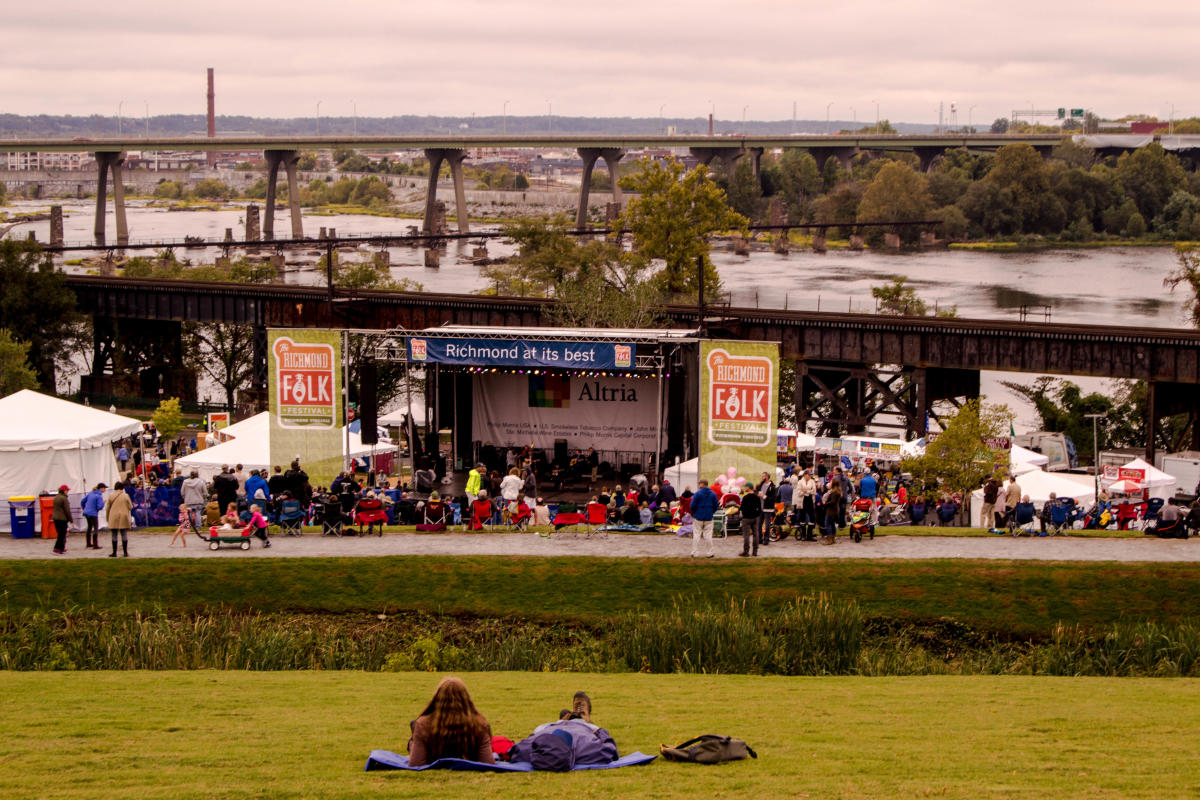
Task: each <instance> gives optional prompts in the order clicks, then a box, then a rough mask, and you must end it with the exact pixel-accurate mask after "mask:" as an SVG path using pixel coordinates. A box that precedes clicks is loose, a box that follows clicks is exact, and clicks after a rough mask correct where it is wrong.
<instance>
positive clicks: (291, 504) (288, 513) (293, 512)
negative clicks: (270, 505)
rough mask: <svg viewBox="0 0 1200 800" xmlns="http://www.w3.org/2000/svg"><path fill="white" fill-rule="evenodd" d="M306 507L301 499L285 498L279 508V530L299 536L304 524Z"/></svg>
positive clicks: (289, 534) (288, 534)
mask: <svg viewBox="0 0 1200 800" xmlns="http://www.w3.org/2000/svg"><path fill="white" fill-rule="evenodd" d="M304 517H305V514H304V509H302V508H301V507H300V501H299V500H284V501H283V504H282V505H281V506H280V508H279V530H280V532H281V533H283V534H286V535H287V536H299V535H300V534H301V533H302V532H303V531H302V526H303V525H304Z"/></svg>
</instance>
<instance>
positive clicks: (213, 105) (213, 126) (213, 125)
mask: <svg viewBox="0 0 1200 800" xmlns="http://www.w3.org/2000/svg"><path fill="white" fill-rule="evenodd" d="M216 135H217V95H216V92H215V91H214V90H213V68H212V67H209V68H208V138H210V139H211V138H213V137H214V136H216ZM205 160H206V161H207V162H208V168H209V169H213V168H214V167H216V166H217V154H216V153H214V152H213V151H211V150H210V151H209V152H208V153H207V154H206V159H205Z"/></svg>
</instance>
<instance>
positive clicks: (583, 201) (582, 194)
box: [575, 147, 600, 230]
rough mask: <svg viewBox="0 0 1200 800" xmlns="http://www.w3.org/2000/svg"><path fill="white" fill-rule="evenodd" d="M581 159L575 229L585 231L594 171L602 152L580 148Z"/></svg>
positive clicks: (589, 148) (593, 148) (595, 149)
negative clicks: (581, 172) (581, 167)
mask: <svg viewBox="0 0 1200 800" xmlns="http://www.w3.org/2000/svg"><path fill="white" fill-rule="evenodd" d="M579 157H580V158H581V159H583V175H582V177H581V178H580V181H579V211H578V212H576V214H575V227H576V228H577V229H579V230H583V229H584V228H586V227H587V218H588V200H589V196H590V195H591V190H592V170H593V169H594V168H595V167H596V159H598V158H600V150H599V149H598V148H595V147H581V148H579Z"/></svg>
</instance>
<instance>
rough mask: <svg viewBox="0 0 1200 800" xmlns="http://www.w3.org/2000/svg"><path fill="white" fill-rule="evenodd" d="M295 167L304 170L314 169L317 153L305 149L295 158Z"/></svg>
mask: <svg viewBox="0 0 1200 800" xmlns="http://www.w3.org/2000/svg"><path fill="white" fill-rule="evenodd" d="M296 167H297V169H302V170H304V171H305V172H308V171H310V170H314V169H316V168H317V154H316V153H314V152H312V151H311V150H305V151H304V152H303V153H301V154H300V157H299V158H297V159H296Z"/></svg>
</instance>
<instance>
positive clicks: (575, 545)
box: [0, 532, 1200, 562]
mask: <svg viewBox="0 0 1200 800" xmlns="http://www.w3.org/2000/svg"><path fill="white" fill-rule="evenodd" d="M170 540H171V536H170V534H163V533H145V534H137V533H135V534H132V535H131V536H130V542H129V550H130V553H131V555H132V556H134V557H141V558H304V557H326V556H392V555H459V556H493V555H499V556H607V557H625V558H688V556H689V554H690V552H691V541H690V539H682V538H679V537H676V536H670V535H665V534H660V535H647V536H629V535H615V534H614V535H612V536H610V537H608V538H604V537H602V536H594V537H593V538H591V539H588V538H587V537H586V536H585V535H584V534H582V533H581V534H579V535H578V536H575V535H574V534H571V533H563V534H556V535H555V536H554V537H552V538H546V537H543V536H539V535H538V534H534V533H488V534H463V533H445V534H413V533H388V534H386V535H384V536H383V537H377V536H371V537H362V538H359V537H352V536H351V537H344V538H341V539H339V538H335V537H330V536H319V535H317V534H315V533H309V534H305V535H303V536H299V537H296V536H276V537H274V538H273V539H272V542H273V546H272V547H271V548H270V549H265V548H263V546H262V543H261V542H259V541H258V540H257V539H255V540H254V541H253V544H252V546H251V549H250V550H249V551H242V550H239V549H237V548H236V547H234V546H230V545H226V546H223V547H222V548H221V549H220V550H218V551H211V550H209V549H208V546H207V545H206V544H205V543H204V542H201V541H200V540H199V539H198V538H197V537H195V536H192V537H191V538H190V539H189V540H188V546H187V548H183V547H180V546H179V545H178V544H176V545H175V547H168V543H169V542H170ZM100 541H101V542H102V545H103V549H101V550H87V549H85V548H84V546H83V535H82V534H74V533H73V534H71V535H70V537H69V539H68V543H67V552H66V554H65V555H61V556H59V555H54V554H53V553H51V552H50V551H51V549H52V548H53V546H54V542H53V540H50V539H12V538H10V537H8V536H7V535H5V536H3V537H0V559H29V558H54V559H80V558H105V557H106V556H107V555H108V553H109V552H111V550H110V547H109V545H108V541H109V538H108V534H107V532H101V536H100ZM741 546H742V543H741V539H740V538H738V539H736V540H735V539H717V540H716V541H715V542H714V550H715V551H716V556H717V557H718V558H736V557H737V556H738V553H739V552H741ZM759 558H800V559H817V558H860V559H873V558H878V559H928V558H969V559H1016V560H1030V561H1150V562H1197V561H1200V539H1192V540H1189V541H1184V540H1179V539H1156V538H1153V537H1146V538H1144V539H1091V538H1089V539H1073V538H1069V537H1067V538H1063V537H1050V538H1035V539H1030V538H1025V537H1021V538H1016V539H1014V538H1012V537H1009V536H993V537H953V536H879V537H877V538H876V539H875V540H874V541H869V540H864V541H863V542H862V543H860V544H854V543H853V542H851V541H849V540H848V539H845V538H839V539H838V542H837V544H836V545H833V546H823V545H820V544H815V543H810V542H797V541H794V540H788V541H783V542H776V543H774V544H771V545H770V546H768V547H764V548H761V549H760V550H759Z"/></svg>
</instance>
